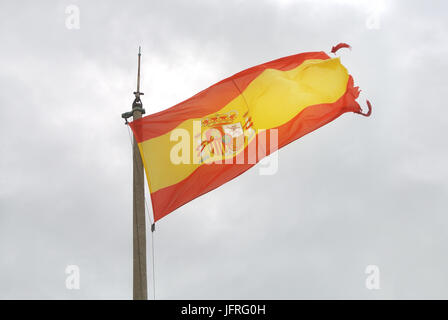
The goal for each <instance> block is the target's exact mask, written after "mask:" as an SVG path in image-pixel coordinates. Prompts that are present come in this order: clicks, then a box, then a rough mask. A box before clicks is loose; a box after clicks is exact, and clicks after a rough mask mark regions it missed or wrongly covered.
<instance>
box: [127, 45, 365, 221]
mask: <svg viewBox="0 0 448 320" xmlns="http://www.w3.org/2000/svg"><path fill="white" fill-rule="evenodd" d="M359 92H360V91H359V89H358V87H355V86H354V82H353V78H352V76H351V75H349V74H348V72H347V69H346V68H345V67H344V66H343V65H342V64H341V62H340V59H339V58H330V56H328V55H327V54H326V53H325V52H307V53H300V54H296V55H292V56H288V57H284V58H280V59H277V60H274V61H270V62H267V63H263V64H260V65H257V66H255V67H252V68H249V69H246V70H243V71H241V72H239V73H237V74H235V75H233V76H231V77H229V78H226V79H224V80H222V81H220V82H218V83H216V84H214V85H212V86H211V87H209V88H207V89H205V90H203V91H201V92H199V93H198V94H196V95H195V96H193V97H191V98H189V99H188V100H185V101H183V102H181V103H179V104H177V105H175V106H173V107H171V108H169V109H166V110H164V111H161V112H158V113H155V114H151V115H148V116H146V117H144V118H141V119H138V120H135V121H133V122H132V123H130V126H131V128H132V131H133V133H134V135H135V138H136V141H137V143H138V145H139V149H140V154H141V157H142V161H143V164H144V167H145V171H146V177H147V180H148V185H149V190H150V193H151V200H152V206H153V212H154V220H155V221H157V220H159V219H161V218H162V217H164V216H166V215H167V214H169V213H170V212H172V211H173V210H175V209H177V208H179V207H180V206H182V205H184V204H185V203H187V202H189V201H191V200H193V199H195V198H197V197H199V196H201V195H203V194H205V193H207V192H209V191H211V190H213V189H215V188H217V187H219V186H220V185H222V184H224V183H226V182H227V181H229V180H231V179H233V178H235V177H237V176H238V175H240V174H242V173H243V172H245V171H246V170H248V169H249V168H251V167H252V166H253V165H254V164H256V163H257V162H259V161H260V160H261V159H262V158H263V157H265V156H267V155H269V154H270V153H272V152H274V151H276V149H278V148H281V147H283V146H285V145H287V144H289V143H290V142H292V141H294V140H296V139H298V138H300V137H302V136H303V135H305V134H307V133H309V132H311V131H313V130H316V129H317V128H319V127H321V126H323V125H325V124H327V123H328V122H330V121H332V120H334V119H336V118H337V117H339V116H340V115H342V114H343V113H345V112H355V113H360V114H363V113H362V110H361V108H360V106H359V104H358V103H357V102H356V98H357V97H358V95H359ZM367 104H368V107H369V112H368V113H367V114H363V115H367V116H368V115H370V111H371V109H370V103H369V102H368V103H367ZM273 142H274V143H273Z"/></svg>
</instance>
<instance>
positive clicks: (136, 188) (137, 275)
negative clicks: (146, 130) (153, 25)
mask: <svg viewBox="0 0 448 320" xmlns="http://www.w3.org/2000/svg"><path fill="white" fill-rule="evenodd" d="M140 59H141V49H140V47H139V49H138V71H137V91H136V92H134V96H135V99H134V102H133V103H132V111H130V112H126V113H123V114H122V115H121V116H122V117H123V118H124V119H126V123H127V118H129V117H131V116H132V118H133V120H134V121H135V120H137V119H140V118H141V117H142V114H144V113H145V109H143V103H142V102H141V100H140V96H141V95H143V93H142V92H140ZM132 149H133V218H132V224H133V299H134V300H147V299H148V290H147V276H146V222H145V185H144V182H145V181H144V171H143V163H142V158H141V156H140V150H139V148H138V143H137V141H136V140H135V136H134V137H133V146H132Z"/></svg>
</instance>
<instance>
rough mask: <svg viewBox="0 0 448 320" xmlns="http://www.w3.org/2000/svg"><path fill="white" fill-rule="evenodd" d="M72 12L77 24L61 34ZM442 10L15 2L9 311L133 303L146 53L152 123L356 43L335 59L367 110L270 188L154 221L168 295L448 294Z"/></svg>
mask: <svg viewBox="0 0 448 320" xmlns="http://www.w3.org/2000/svg"><path fill="white" fill-rule="evenodd" d="M69 5H75V6H77V8H79V11H80V28H79V29H68V28H67V27H66V19H67V14H66V13H65V10H66V8H67V6H69ZM447 9H448V4H447V3H446V1H431V2H428V1H409V0H403V1H376V2H374V1H359V0H356V1H355V0H353V1H349V0H345V1H342V0H341V1H293V0H281V1H280V0H277V1H275V0H272V1H191V0H189V1H157V2H156V1H80V0H78V1H76V0H72V1H2V2H1V3H0V41H1V42H0V48H1V49H0V88H1V89H0V111H1V120H2V121H1V125H0V137H1V138H0V147H1V157H0V173H1V176H0V257H1V258H0V298H1V299H11V298H25V299H39V298H41V299H130V298H132V185H131V183H132V156H131V145H130V140H129V133H128V129H127V127H126V126H125V125H124V124H123V120H122V119H121V118H120V115H121V113H122V112H125V111H129V110H130V108H131V103H132V98H133V96H132V92H133V90H134V89H135V76H136V53H137V48H138V46H139V45H141V46H142V51H143V57H142V63H143V65H142V86H141V87H142V91H143V92H144V93H145V96H144V99H143V103H144V106H145V108H146V110H147V112H148V113H153V112H157V111H160V110H163V109H166V108H168V107H170V106H172V105H174V104H176V103H178V102H180V101H183V100H184V99H186V98H189V97H190V96H192V95H194V94H195V93H197V92H198V91H200V90H202V89H204V88H206V87H208V86H210V85H211V84H213V83H215V82H217V81H219V80H221V79H223V78H225V77H228V76H230V75H232V74H234V73H236V72H238V71H240V70H242V69H245V68H247V67H250V66H253V65H256V64H259V63H263V62H266V61H269V60H272V59H276V58H279V57H283V56H286V55H290V54H294V53H299V52H306V51H321V50H323V51H327V52H329V51H330V49H331V46H333V45H335V44H337V43H339V42H347V43H349V44H350V45H352V47H353V50H352V51H349V50H341V51H340V52H339V53H338V55H340V56H341V59H342V63H343V64H344V65H345V66H346V67H347V68H348V70H349V72H350V73H351V74H352V75H353V77H354V79H355V84H356V85H359V86H360V87H361V89H363V93H362V95H361V97H360V98H361V99H360V102H361V103H362V104H363V105H364V102H363V101H364V100H365V99H366V98H368V99H370V101H371V102H372V104H373V108H374V109H373V114H372V116H371V117H370V118H364V117H361V116H359V115H357V114H352V113H350V114H345V115H343V116H342V117H340V118H339V119H337V120H335V121H334V122H332V123H330V124H329V125H327V126H325V127H323V128H321V129H319V130H317V131H315V132H313V133H312V134H309V135H307V136H305V137H303V138H302V139H300V140H298V141H296V142H294V143H292V144H290V145H288V146H287V147H285V148H283V149H281V150H280V151H279V171H278V172H277V173H276V174H275V175H272V176H262V175H260V174H259V170H258V169H257V167H255V168H253V169H251V170H249V171H248V172H246V173H245V174H243V175H241V176H240V177H238V178H237V179H234V180H232V181H231V182H229V183H227V184H225V185H224V186H222V187H220V188H218V189H216V190H214V191H212V192H210V193H208V194H207V195H205V196H202V197H200V198H198V199H196V200H194V201H192V202H190V203H189V204H187V205H185V206H183V207H182V208H180V209H178V210H176V211H175V212H173V213H171V214H170V215H168V216H167V217H165V218H163V219H162V220H160V221H159V222H158V224H157V230H156V232H155V234H154V236H155V258H156V259H155V266H156V268H155V274H156V296H157V298H158V299H181V298H192V299H219V298H235V299H246V298H254V299H258V298H260V299H298V298H304V299H310V298H323V299H327V298H336V299H342V298H349V299H353V298H359V299H379V298H385V299H395V298H401V299H406V298H444V299H448V272H447V270H448V256H447V252H448V232H447V228H448V216H447V207H448V206H447V204H446V201H447V200H446V199H447V196H448V194H447V193H448V192H447V191H448V190H447V181H448V167H447V166H446V163H448V150H447V142H446V137H447V132H446V131H447V130H446V128H447V125H448V117H447V115H448V112H447V109H446V96H445V94H446V92H447V90H446V85H447V81H446V74H447V72H448V62H447V61H448V60H447V59H446V57H447V54H448V41H447V40H448V39H447V33H448V25H447V24H448V22H447V19H446V12H447ZM148 204H149V206H150V202H149V203H148ZM150 247H151V243H150V242H148V248H150ZM150 252H151V251H148V256H149V257H150ZM67 265H78V266H79V268H80V274H81V279H80V280H81V282H80V283H81V288H80V290H67V289H66V286H65V280H66V277H67V275H66V274H65V268H66V266H67ZM148 265H149V266H150V265H151V261H148ZM368 265H376V266H378V267H379V270H380V289H379V290H368V289H367V288H366V286H365V280H366V277H367V275H366V274H365V269H366V267H367V266H368ZM151 274H152V271H151V270H149V275H151ZM150 280H151V283H150V285H149V287H150V295H149V297H150V298H152V297H153V295H152V277H150Z"/></svg>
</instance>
